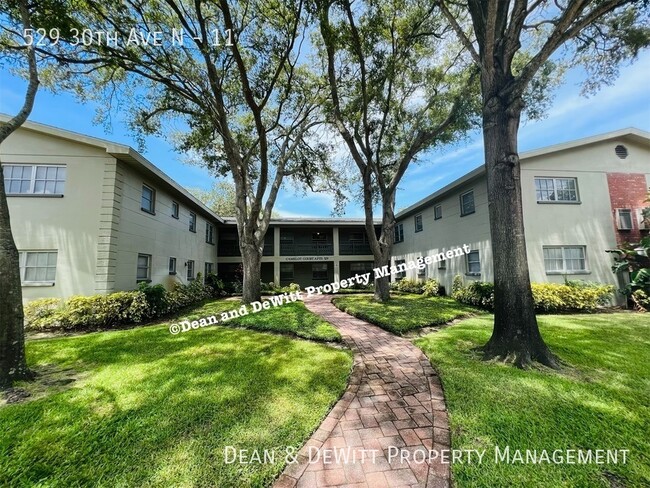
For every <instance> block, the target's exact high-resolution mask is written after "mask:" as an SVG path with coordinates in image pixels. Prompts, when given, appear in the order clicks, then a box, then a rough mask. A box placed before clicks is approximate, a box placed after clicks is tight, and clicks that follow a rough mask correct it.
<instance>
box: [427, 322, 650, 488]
mask: <svg viewBox="0 0 650 488" xmlns="http://www.w3.org/2000/svg"><path fill="white" fill-rule="evenodd" d="M538 320H539V323H540V329H541V331H542V335H543V336H544V338H545V340H546V342H547V343H548V345H549V346H550V348H551V349H552V350H553V352H554V353H556V354H557V355H558V356H559V357H560V358H561V359H562V360H563V361H564V362H565V363H566V364H568V365H571V366H570V367H568V366H567V367H565V369H564V371H561V372H554V371H549V370H528V371H522V370H519V369H517V368H514V367H512V366H509V365H504V364H502V363H494V362H484V361H481V360H480V358H479V357H478V356H477V354H476V353H475V352H472V349H474V348H476V347H477V346H480V345H482V344H484V343H485V342H486V341H487V340H488V338H489V336H490V333H491V328H492V317H491V316H485V317H477V318H473V319H470V320H467V321H463V322H461V323H460V324H457V325H454V326H453V327H449V328H446V329H444V330H442V331H439V332H436V333H432V334H429V335H427V336H426V337H423V338H420V339H418V340H417V341H416V344H417V345H418V346H420V347H421V348H422V349H423V350H424V351H425V352H426V354H427V355H428V356H429V358H430V359H431V363H432V364H433V366H434V367H435V368H436V369H437V370H438V371H439V373H440V376H441V378H442V382H443V386H444V390H445V396H446V399H447V405H448V408H449V414H450V421H451V429H452V447H453V448H454V449H486V450H487V453H486V455H485V458H484V460H483V463H482V464H471V465H470V464H458V463H457V464H454V465H453V467H452V469H453V475H454V478H455V480H456V483H457V486H458V487H461V488H462V487H494V486H535V487H563V486H566V487H569V486H571V487H583V486H584V487H599V486H602V487H610V486H611V487H622V486H626V487H642V486H650V457H649V456H650V436H648V433H649V432H650V367H648V365H649V364H650V315H649V314H628V313H617V314H602V315H573V316H570V315H562V316H553V315H548V316H541V317H539V318H538ZM495 446H499V448H500V449H501V450H502V451H503V450H504V449H505V448H506V446H510V449H511V451H513V450H515V449H521V450H525V449H531V450H532V449H537V450H542V449H546V450H548V451H552V450H555V449H562V450H566V449H629V450H630V453H629V462H628V464H607V465H596V464H580V465H579V464H562V465H555V464H546V463H544V464H537V465H536V464H511V465H508V464H503V463H500V464H496V463H495V462H494V454H495ZM620 459H621V458H620V457H619V461H620Z"/></svg>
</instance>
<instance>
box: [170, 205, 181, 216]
mask: <svg viewBox="0 0 650 488" xmlns="http://www.w3.org/2000/svg"><path fill="white" fill-rule="evenodd" d="M179 214H180V206H179V205H178V202H172V217H174V218H175V219H177V218H178V215H179Z"/></svg>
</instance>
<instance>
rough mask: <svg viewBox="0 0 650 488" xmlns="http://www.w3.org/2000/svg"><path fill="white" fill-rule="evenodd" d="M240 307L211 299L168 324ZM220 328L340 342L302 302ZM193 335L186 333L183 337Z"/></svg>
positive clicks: (237, 303) (327, 326) (324, 323)
mask: <svg viewBox="0 0 650 488" xmlns="http://www.w3.org/2000/svg"><path fill="white" fill-rule="evenodd" d="M239 307H241V302H240V301H238V300H214V301H211V302H208V303H206V304H204V305H202V306H200V307H198V308H195V309H192V310H191V311H186V312H184V313H182V314H180V315H178V316H177V317H175V318H174V319H173V320H170V321H169V322H170V323H171V322H178V321H180V320H185V319H187V320H190V321H191V320H199V319H200V318H203V317H208V316H210V315H216V316H217V318H219V317H220V315H221V313H222V312H229V311H230V310H238V309H239ZM248 310H249V312H251V311H252V308H251V307H250V306H249V307H248ZM223 325H225V326H231V327H244V328H246V329H254V330H262V331H269V332H277V333H280V334H287V335H293V336H297V337H303V338H305V339H311V340H317V341H332V342H339V341H341V334H339V331H338V330H336V328H335V327H333V326H332V325H331V324H330V323H329V322H326V321H325V320H323V319H321V318H320V317H319V316H318V315H316V314H313V313H311V312H310V311H309V310H307V308H306V307H305V305H304V304H303V303H302V302H291V303H287V304H284V305H280V306H277V307H272V308H270V309H268V310H264V311H262V312H257V313H252V312H251V313H249V314H248V315H243V316H241V317H239V318H234V319H231V320H228V321H226V322H223ZM208 328H210V327H208ZM192 332H193V331H188V332H185V333H182V334H190V333H192ZM182 334H181V335H182Z"/></svg>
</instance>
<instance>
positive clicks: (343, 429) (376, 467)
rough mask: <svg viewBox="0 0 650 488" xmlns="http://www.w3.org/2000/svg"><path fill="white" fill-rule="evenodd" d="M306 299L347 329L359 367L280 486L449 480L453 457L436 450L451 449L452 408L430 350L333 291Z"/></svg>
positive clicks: (444, 483) (445, 483) (372, 487)
mask: <svg viewBox="0 0 650 488" xmlns="http://www.w3.org/2000/svg"><path fill="white" fill-rule="evenodd" d="M305 305H306V306H307V308H309V309H310V310H311V311H312V312H314V313H317V314H319V315H320V316H321V317H323V318H324V319H325V320H327V321H328V322H330V323H331V324H333V325H334V326H336V328H337V329H338V330H339V331H340V332H341V335H342V336H343V339H344V341H345V342H346V344H347V345H348V346H349V347H351V348H352V350H353V351H354V370H353V372H352V375H351V377H350V384H349V385H348V388H347V391H346V392H345V393H344V394H343V397H342V398H341V400H340V401H339V402H338V403H337V404H336V405H335V406H334V408H333V409H332V411H331V412H330V413H329V415H328V416H327V418H326V419H325V420H324V421H323V423H322V424H321V425H320V427H319V428H318V430H317V431H316V432H315V433H314V435H313V436H312V437H311V439H309V441H308V442H307V443H306V444H305V446H304V447H303V448H302V449H301V450H300V452H299V455H298V457H297V459H298V462H297V463H292V464H289V465H287V468H286V469H285V471H284V473H283V474H282V475H281V476H280V478H278V480H277V481H276V482H275V484H274V488H284V487H295V486H298V487H303V486H304V487H309V488H312V487H320V486H355V487H368V488H380V487H385V486H388V487H402V486H410V487H415V486H418V487H431V488H434V487H436V488H437V487H445V488H447V487H449V486H450V482H449V477H450V473H449V464H447V463H443V462H441V461H440V458H439V457H436V456H435V453H439V452H441V451H445V450H447V449H449V424H448V420H447V411H446V407H445V401H444V397H443V393H442V388H441V386H440V379H439V378H438V376H437V375H436V373H435V372H434V371H433V369H432V368H431V365H430V364H429V361H428V360H427V358H426V356H425V355H424V354H423V353H422V351H420V350H419V349H418V348H417V347H415V346H414V345H413V344H411V342H410V341H408V340H406V339H403V338H400V337H397V336H395V335H393V334H390V333H389V332H386V331H384V330H382V329H380V328H379V327H376V326H374V325H371V324H369V323H368V322H365V321H363V320H359V319H356V318H354V317H352V316H350V315H348V314H346V313H344V312H341V311H340V310H338V309H337V308H336V307H334V305H332V303H331V297H328V296H317V297H315V298H310V299H309V300H307V301H306V302H305ZM336 456H338V460H337V459H336ZM346 458H347V459H346ZM346 460H347V462H346Z"/></svg>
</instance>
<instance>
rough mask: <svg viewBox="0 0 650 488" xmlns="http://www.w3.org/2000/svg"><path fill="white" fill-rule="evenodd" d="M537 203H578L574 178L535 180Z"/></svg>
mask: <svg viewBox="0 0 650 488" xmlns="http://www.w3.org/2000/svg"><path fill="white" fill-rule="evenodd" d="M535 195H536V197H537V202H538V203H539V202H578V201H579V200H578V180H577V179H576V178H541V177H536V178H535Z"/></svg>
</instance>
